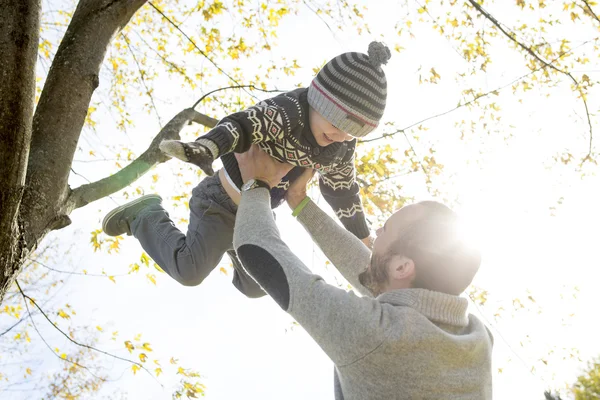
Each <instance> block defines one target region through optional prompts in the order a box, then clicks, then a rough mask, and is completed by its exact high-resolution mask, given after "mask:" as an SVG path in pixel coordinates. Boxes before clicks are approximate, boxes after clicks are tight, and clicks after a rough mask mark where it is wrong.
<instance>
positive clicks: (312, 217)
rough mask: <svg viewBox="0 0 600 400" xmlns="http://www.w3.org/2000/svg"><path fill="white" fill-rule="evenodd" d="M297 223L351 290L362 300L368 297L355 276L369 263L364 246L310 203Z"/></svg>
mask: <svg viewBox="0 0 600 400" xmlns="http://www.w3.org/2000/svg"><path fill="white" fill-rule="evenodd" d="M298 221H299V222H300V223H301V224H302V226H304V229H306V231H307V232H308V233H309V234H310V236H311V238H312V240H313V241H314V242H315V243H316V244H317V246H319V248H320V249H321V251H322V252H323V254H325V257H327V258H328V259H329V261H331V263H332V264H333V266H334V267H335V268H336V269H337V270H338V271H339V272H340V273H341V274H342V276H343V277H344V278H345V279H346V280H347V281H348V282H350V284H351V285H352V287H354V289H355V290H357V291H358V292H359V293H360V294H362V295H363V296H372V294H371V292H369V290H368V289H367V288H365V287H364V286H363V285H361V284H360V282H359V280H358V275H359V274H360V273H361V272H363V271H364V270H365V268H366V267H367V265H368V264H369V261H370V259H371V251H370V250H369V249H368V248H367V246H365V245H364V243H363V242H362V241H361V240H359V239H357V238H356V236H354V235H353V234H352V233H350V232H348V231H347V230H346V229H344V228H342V227H341V226H340V225H339V224H338V223H336V222H335V221H334V220H333V219H331V218H330V217H329V215H327V214H326V213H325V212H324V211H323V210H321V209H320V208H319V206H317V205H316V204H315V203H314V202H313V201H312V200H310V201H309V202H308V204H307V205H306V206H305V207H304V208H303V209H302V211H301V212H300V214H298Z"/></svg>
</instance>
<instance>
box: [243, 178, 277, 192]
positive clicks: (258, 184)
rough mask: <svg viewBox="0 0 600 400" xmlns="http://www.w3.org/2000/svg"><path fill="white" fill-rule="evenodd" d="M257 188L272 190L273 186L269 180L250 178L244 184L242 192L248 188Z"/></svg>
mask: <svg viewBox="0 0 600 400" xmlns="http://www.w3.org/2000/svg"><path fill="white" fill-rule="evenodd" d="M256 188H265V189H267V190H271V187H270V186H269V184H268V183H267V182H265V181H261V180H258V179H250V180H249V181H248V182H246V183H244V184H243V185H242V192H247V191H248V190H252V189H256Z"/></svg>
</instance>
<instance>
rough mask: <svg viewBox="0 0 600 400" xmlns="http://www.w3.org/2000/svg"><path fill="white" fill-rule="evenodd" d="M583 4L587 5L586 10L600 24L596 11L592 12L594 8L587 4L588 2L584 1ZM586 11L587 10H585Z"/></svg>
mask: <svg viewBox="0 0 600 400" xmlns="http://www.w3.org/2000/svg"><path fill="white" fill-rule="evenodd" d="M582 1H583V3H584V4H585V8H586V9H587V11H588V12H589V13H590V15H591V16H592V17H594V18H595V19H596V21H598V22H600V18H598V14H596V13H595V12H594V10H592V7H591V6H590V3H588V2H587V0H582ZM584 11H585V9H584Z"/></svg>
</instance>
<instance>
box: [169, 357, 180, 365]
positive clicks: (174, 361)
mask: <svg viewBox="0 0 600 400" xmlns="http://www.w3.org/2000/svg"><path fill="white" fill-rule="evenodd" d="M177 361H179V360H177V359H176V358H173V357H171V359H170V360H169V362H170V363H171V364H173V365H175V364H177Z"/></svg>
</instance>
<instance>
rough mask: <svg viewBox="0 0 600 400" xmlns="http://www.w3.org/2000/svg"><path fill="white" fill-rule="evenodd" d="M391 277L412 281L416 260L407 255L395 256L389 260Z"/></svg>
mask: <svg viewBox="0 0 600 400" xmlns="http://www.w3.org/2000/svg"><path fill="white" fill-rule="evenodd" d="M388 265H389V268H390V270H389V273H390V278H392V279H393V280H397V281H400V280H402V281H404V280H409V281H412V280H413V279H414V277H415V262H414V261H413V260H411V259H410V258H407V257H405V256H394V257H392V259H391V260H390V262H389V264H388Z"/></svg>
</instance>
